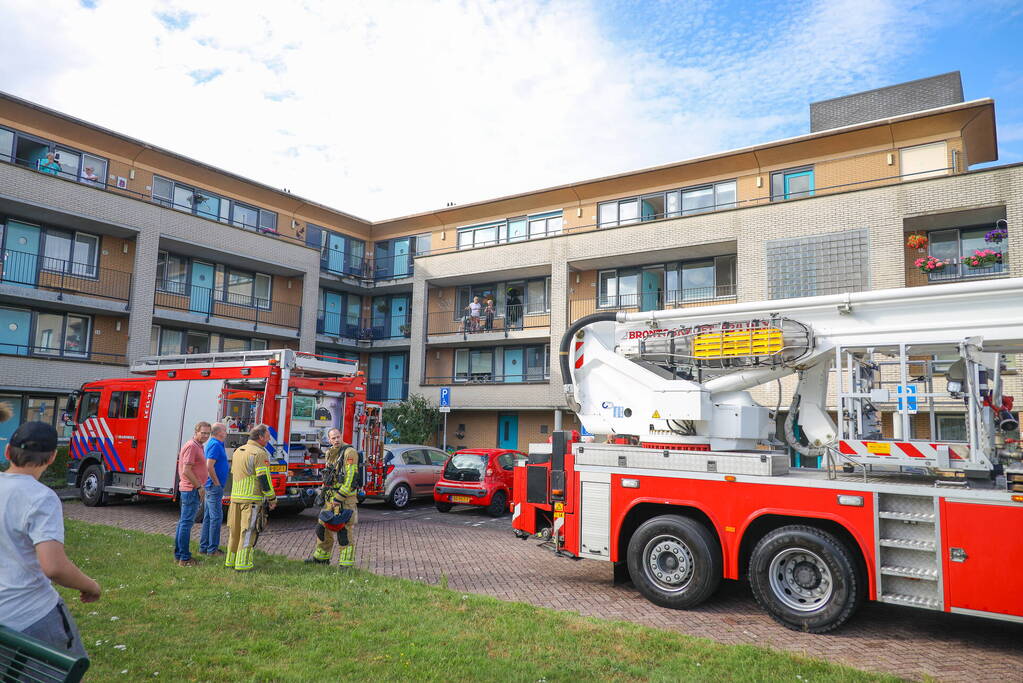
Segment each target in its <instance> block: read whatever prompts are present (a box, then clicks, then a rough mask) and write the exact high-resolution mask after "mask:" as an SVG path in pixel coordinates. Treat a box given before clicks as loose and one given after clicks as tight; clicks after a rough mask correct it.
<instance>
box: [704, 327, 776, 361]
mask: <svg viewBox="0 0 1023 683" xmlns="http://www.w3.org/2000/svg"><path fill="white" fill-rule="evenodd" d="M782 337H783V334H782V331H781V330H779V329H778V328H776V327H765V328H761V329H758V330H750V329H737V330H722V331H716V332H705V333H703V334H698V335H696V337H695V338H694V339H693V356H694V357H695V358H737V357H741V356H773V355H775V354H776V353H780V352H781V350H782V349H783V348H784V341H783V339H782Z"/></svg>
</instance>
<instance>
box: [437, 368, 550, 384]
mask: <svg viewBox="0 0 1023 683" xmlns="http://www.w3.org/2000/svg"><path fill="white" fill-rule="evenodd" d="M549 382H550V373H549V372H546V371H541V370H539V369H537V370H526V371H524V372H519V373H515V374H503V375H500V374H497V373H493V372H458V373H453V374H450V375H434V376H431V377H424V378H423V384H424V385H427V386H433V385H446V384H545V383H549Z"/></svg>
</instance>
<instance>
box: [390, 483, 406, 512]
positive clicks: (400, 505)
mask: <svg viewBox="0 0 1023 683" xmlns="http://www.w3.org/2000/svg"><path fill="white" fill-rule="evenodd" d="M411 502H412V489H410V488H409V487H408V486H406V485H405V484H398V485H397V486H395V487H394V488H393V489H391V492H390V493H389V494H387V504H388V505H390V506H391V507H392V508H394V509H395V510H404V509H406V508H408V506H409V503H411Z"/></svg>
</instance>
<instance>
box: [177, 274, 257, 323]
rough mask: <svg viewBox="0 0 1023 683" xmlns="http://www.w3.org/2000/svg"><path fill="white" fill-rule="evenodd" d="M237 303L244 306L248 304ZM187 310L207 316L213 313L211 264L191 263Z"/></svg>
mask: <svg viewBox="0 0 1023 683" xmlns="http://www.w3.org/2000/svg"><path fill="white" fill-rule="evenodd" d="M237 303H240V304H243V305H245V304H247V303H249V302H243V301H239V302H237ZM188 310H190V311H194V312H196V313H205V314H207V315H209V314H211V313H212V312H213V264H211V263H203V262H202V261H192V282H191V285H190V294H189V299H188Z"/></svg>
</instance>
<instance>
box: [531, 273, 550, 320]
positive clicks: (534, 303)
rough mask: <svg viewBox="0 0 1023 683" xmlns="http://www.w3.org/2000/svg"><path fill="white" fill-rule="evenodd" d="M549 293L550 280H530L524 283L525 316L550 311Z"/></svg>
mask: <svg viewBox="0 0 1023 683" xmlns="http://www.w3.org/2000/svg"><path fill="white" fill-rule="evenodd" d="M549 291H550V278H544V279H543V280H530V281H529V282H527V283H526V314H527V315H530V314H538V313H546V312H547V311H549V310H550V307H549V305H548V299H549V297H548V296H547V295H548V292H549Z"/></svg>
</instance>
